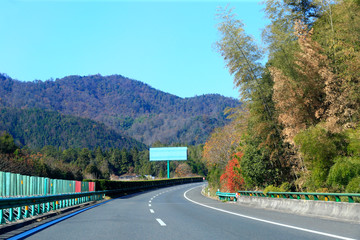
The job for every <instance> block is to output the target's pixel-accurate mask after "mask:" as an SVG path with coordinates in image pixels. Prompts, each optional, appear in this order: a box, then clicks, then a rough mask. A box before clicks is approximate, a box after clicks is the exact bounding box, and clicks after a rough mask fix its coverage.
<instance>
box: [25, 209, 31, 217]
mask: <svg viewBox="0 0 360 240" xmlns="http://www.w3.org/2000/svg"><path fill="white" fill-rule="evenodd" d="M29 216H30V214H29V206H25V213H24V217H25V218H28V217H29Z"/></svg>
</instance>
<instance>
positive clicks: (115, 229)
mask: <svg viewBox="0 0 360 240" xmlns="http://www.w3.org/2000/svg"><path fill="white" fill-rule="evenodd" d="M201 185H203V184H198V183H197V184H187V185H181V186H175V187H169V188H163V189H158V190H154V191H149V192H145V193H142V194H137V195H132V196H130V197H125V198H119V199H115V200H113V201H110V202H108V203H106V204H103V205H100V206H98V207H95V208H92V209H90V210H87V211H85V212H82V213H80V214H78V215H75V216H73V217H71V218H69V219H67V220H64V221H62V222H59V223H57V224H54V225H53V226H50V227H48V228H46V229H44V230H42V231H40V232H38V233H36V234H34V235H32V236H30V237H28V239H181V240H184V239H347V238H348V239H360V224H354V223H347V222H341V221H333V220H327V219H319V218H311V217H304V216H297V215H292V214H286V213H280V212H275V211H269V210H262V209H255V208H249V207H243V206H240V205H238V204H233V203H223V202H219V201H216V200H213V199H209V198H206V197H204V196H202V195H201V194H200V190H201ZM194 187H195V188H194ZM199 204H202V205H199ZM205 205H206V207H205ZM209 207H210V208H209ZM220 210H221V211H220ZM224 211H227V212H224Z"/></svg>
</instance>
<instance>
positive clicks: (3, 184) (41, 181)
mask: <svg viewBox="0 0 360 240" xmlns="http://www.w3.org/2000/svg"><path fill="white" fill-rule="evenodd" d="M92 185H93V186H95V184H94V183H93V182H80V181H71V180H61V179H50V178H44V177H36V176H26V175H21V174H16V173H10V172H1V171H0V198H9V197H24V196H39V195H50V194H51V195H55V194H64V193H75V192H88V191H89V190H92V191H95V189H94V188H91V186H92Z"/></svg>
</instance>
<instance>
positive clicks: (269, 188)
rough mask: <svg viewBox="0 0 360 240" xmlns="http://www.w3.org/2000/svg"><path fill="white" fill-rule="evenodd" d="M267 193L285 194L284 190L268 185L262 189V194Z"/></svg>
mask: <svg viewBox="0 0 360 240" xmlns="http://www.w3.org/2000/svg"><path fill="white" fill-rule="evenodd" d="M268 192H285V191H284V189H281V188H279V187H275V186H274V185H269V186H267V187H266V188H265V189H264V191H263V193H264V194H267V193H268Z"/></svg>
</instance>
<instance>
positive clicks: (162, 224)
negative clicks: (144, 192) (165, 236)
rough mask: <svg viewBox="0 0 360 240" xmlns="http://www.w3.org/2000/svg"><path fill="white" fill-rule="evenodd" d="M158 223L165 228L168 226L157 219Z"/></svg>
mask: <svg viewBox="0 0 360 240" xmlns="http://www.w3.org/2000/svg"><path fill="white" fill-rule="evenodd" d="M156 221H158V223H159V224H160V226H163V227H164V226H166V224H165V223H164V222H163V221H162V220H161V219H160V218H156Z"/></svg>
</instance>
